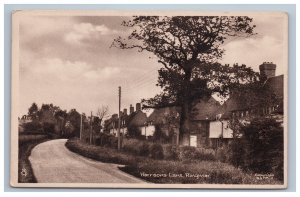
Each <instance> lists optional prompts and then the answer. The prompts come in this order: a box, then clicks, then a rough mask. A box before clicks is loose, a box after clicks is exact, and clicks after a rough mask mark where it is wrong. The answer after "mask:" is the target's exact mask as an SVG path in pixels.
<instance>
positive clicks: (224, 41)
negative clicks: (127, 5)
mask: <svg viewBox="0 0 300 197" xmlns="http://www.w3.org/2000/svg"><path fill="white" fill-rule="evenodd" d="M287 74H288V14H286V13H284V12H199V11H198V12H195V11H143V12H142V11H113V10H110V11H62V10H60V11H55V10H52V11H50V10H49V11H46V10H31V11H22V10H18V11H14V12H13V13H12V112H11V172H10V173H11V174H10V175H11V185H12V186H13V187H74V188H76V187H83V188H221V189H236V188H242V189H274V188H275V189H284V188H287V143H288V140H287V135H288V121H287V120H288V117H287V114H288V111H287V109H288V108H287V99H288V98H287V95H288V90H287V89H288V84H287V79H288V75H287Z"/></svg>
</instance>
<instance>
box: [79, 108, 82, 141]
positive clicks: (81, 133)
mask: <svg viewBox="0 0 300 197" xmlns="http://www.w3.org/2000/svg"><path fill="white" fill-rule="evenodd" d="M79 136H80V137H79V139H80V141H81V140H82V113H81V114H80V134H79Z"/></svg>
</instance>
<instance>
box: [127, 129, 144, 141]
mask: <svg viewBox="0 0 300 197" xmlns="http://www.w3.org/2000/svg"><path fill="white" fill-rule="evenodd" d="M127 135H128V136H129V137H133V138H139V137H140V136H141V131H140V129H139V128H138V127H137V126H129V127H128V132H127Z"/></svg>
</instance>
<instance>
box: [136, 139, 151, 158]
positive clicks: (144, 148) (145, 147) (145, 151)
mask: <svg viewBox="0 0 300 197" xmlns="http://www.w3.org/2000/svg"><path fill="white" fill-rule="evenodd" d="M149 153H150V150H149V144H147V143H145V142H143V143H142V144H141V145H140V146H139V156H145V157H147V156H148V155H149Z"/></svg>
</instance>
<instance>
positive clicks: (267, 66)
mask: <svg viewBox="0 0 300 197" xmlns="http://www.w3.org/2000/svg"><path fill="white" fill-rule="evenodd" d="M259 70H260V74H261V75H264V76H265V77H266V78H267V79H269V78H270V77H275V71H276V64H273V62H264V63H263V64H261V65H259Z"/></svg>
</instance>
